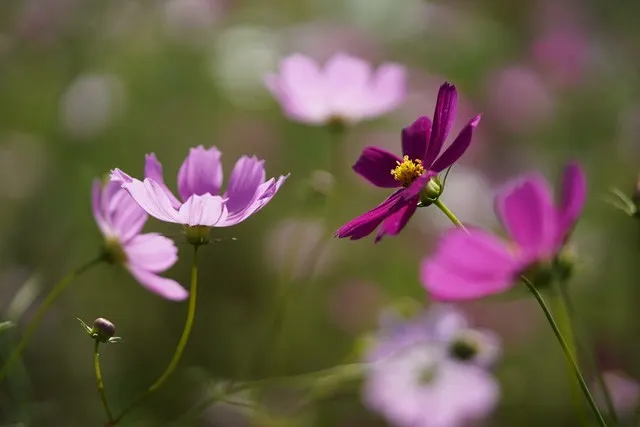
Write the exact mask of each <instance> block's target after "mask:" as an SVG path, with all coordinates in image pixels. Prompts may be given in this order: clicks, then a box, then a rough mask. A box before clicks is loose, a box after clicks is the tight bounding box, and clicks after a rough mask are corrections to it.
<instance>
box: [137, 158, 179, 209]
mask: <svg viewBox="0 0 640 427" xmlns="http://www.w3.org/2000/svg"><path fill="white" fill-rule="evenodd" d="M144 177H145V178H150V179H152V180H154V181H155V182H156V183H158V184H159V185H160V186H161V187H162V188H164V190H165V191H166V192H167V195H168V196H169V200H170V201H171V206H173V207H174V208H176V209H178V208H180V205H181V204H182V203H180V201H179V200H178V198H177V197H176V196H174V194H173V192H172V191H171V190H169V187H167V185H166V184H165V183H164V174H163V173H162V163H160V161H158V158H157V157H156V155H155V154H154V153H150V154H147V155H146V156H145V158H144Z"/></svg>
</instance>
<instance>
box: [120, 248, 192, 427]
mask: <svg viewBox="0 0 640 427" xmlns="http://www.w3.org/2000/svg"><path fill="white" fill-rule="evenodd" d="M198 247H199V245H193V248H194V249H193V265H192V267H191V285H190V287H189V308H188V309H187V319H186V321H185V324H184V329H183V330H182V335H180V340H179V341H178V345H177V346H176V349H175V351H174V353H173V357H172V358H171V361H170V362H169V364H168V365H167V368H166V369H165V370H164V372H163V373H162V375H160V376H159V377H158V379H157V380H155V381H154V382H153V384H151V385H150V386H149V388H147V390H145V391H144V392H143V393H142V394H140V396H138V397H137V398H136V399H135V400H134V401H133V402H132V403H131V404H130V405H129V406H127V407H126V408H125V409H124V410H123V411H122V412H121V413H120V415H118V416H117V417H116V418H115V420H114V421H113V423H112V425H113V426H115V425H117V424H118V423H119V422H120V421H122V419H123V418H124V417H125V416H126V415H127V414H128V413H129V412H130V411H131V410H132V409H134V408H135V407H136V406H138V405H139V404H140V403H141V402H142V401H143V400H145V399H146V398H147V397H148V396H149V395H150V394H151V393H153V392H155V391H156V390H158V389H159V388H160V387H162V385H163V384H164V383H165V382H166V381H167V380H168V379H169V377H170V376H171V375H172V374H173V372H174V371H175V370H176V367H177V366H178V363H179V362H180V359H181V358H182V353H183V352H184V349H185V347H186V346H187V342H188V341H189V336H190V335H191V329H192V327H193V320H194V318H195V315H196V300H197V296H198Z"/></svg>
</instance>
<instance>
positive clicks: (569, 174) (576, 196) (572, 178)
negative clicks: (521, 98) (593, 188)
mask: <svg viewBox="0 0 640 427" xmlns="http://www.w3.org/2000/svg"><path fill="white" fill-rule="evenodd" d="M586 199H587V178H586V175H585V173H584V170H583V169H582V168H581V167H580V165H579V164H577V163H570V164H568V165H567V166H566V167H565V169H564V176H563V178H562V205H561V208H560V225H559V227H558V233H559V234H560V235H559V239H560V240H561V241H562V240H564V239H565V238H566V236H567V235H568V234H569V233H570V232H571V229H572V228H573V226H574V224H575V222H576V221H577V219H578V217H579V216H580V213H581V212H582V208H583V207H584V203H585V201H586Z"/></svg>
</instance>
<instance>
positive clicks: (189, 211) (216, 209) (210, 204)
mask: <svg viewBox="0 0 640 427" xmlns="http://www.w3.org/2000/svg"><path fill="white" fill-rule="evenodd" d="M227 215H228V212H227V207H226V206H225V201H224V199H223V198H222V197H220V196H212V195H211V194H208V193H207V194H203V195H195V194H194V195H193V196H191V197H189V199H188V200H187V201H186V202H184V205H182V206H181V207H180V211H179V212H178V217H179V219H180V224H184V225H188V226H189V227H193V226H196V225H203V226H205V227H213V226H214V225H216V224H218V223H219V222H224V221H225V220H226V219H227Z"/></svg>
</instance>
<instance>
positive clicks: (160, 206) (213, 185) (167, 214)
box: [111, 146, 288, 227]
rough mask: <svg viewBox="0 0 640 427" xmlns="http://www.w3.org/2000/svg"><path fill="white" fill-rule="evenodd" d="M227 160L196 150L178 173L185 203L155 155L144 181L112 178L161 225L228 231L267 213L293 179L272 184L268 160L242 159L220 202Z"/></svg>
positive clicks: (117, 175)
mask: <svg viewBox="0 0 640 427" xmlns="http://www.w3.org/2000/svg"><path fill="white" fill-rule="evenodd" d="M221 155H222V154H221V153H220V151H219V150H218V149H217V148H216V147H211V148H209V149H206V148H204V147H203V146H198V147H195V148H191V150H190V151H189V155H188V156H187V158H186V159H185V161H184V162H183V163H182V166H181V167H180V170H179V172H178V194H179V195H180V199H178V198H177V197H176V196H175V195H174V194H173V193H172V192H171V190H169V188H168V187H167V186H166V185H165V183H164V178H163V174H162V165H161V164H160V162H159V161H158V159H157V158H156V156H155V154H148V155H147V156H146V161H145V179H144V181H140V180H137V179H135V178H132V177H130V176H129V175H127V174H125V173H124V172H122V171H121V170H119V169H115V170H114V171H113V172H112V174H111V176H112V179H113V180H115V181H118V182H120V183H121V184H122V188H124V189H125V190H127V191H128V192H129V194H131V196H132V197H133V198H134V199H135V201H136V202H138V204H139V205H140V206H141V207H142V209H144V210H145V211H146V212H147V213H148V214H149V215H151V216H153V217H155V218H157V219H159V220H161V221H166V222H173V223H177V224H183V225H185V226H188V227H198V226H202V227H228V226H231V225H235V224H238V223H240V222H242V221H244V220H245V219H247V218H248V217H250V216H251V215H253V214H254V213H256V212H257V211H259V210H260V209H262V208H263V207H264V206H265V205H266V204H267V203H268V202H269V201H270V200H271V199H272V198H273V196H275V194H276V192H277V191H278V189H279V188H280V186H281V185H282V183H283V182H284V180H285V179H286V178H287V177H286V176H281V177H279V178H278V179H277V180H276V179H275V178H271V179H270V180H268V181H266V180H265V170H264V160H258V159H257V158H256V157H247V156H242V157H240V159H238V161H237V162H236V164H235V166H234V168H233V171H232V172H231V178H229V184H228V185H227V191H226V192H225V193H224V194H223V195H222V196H220V195H219V194H220V189H221V187H222V165H221V164H220V157H221ZM287 176H288V175H287Z"/></svg>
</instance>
